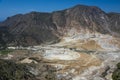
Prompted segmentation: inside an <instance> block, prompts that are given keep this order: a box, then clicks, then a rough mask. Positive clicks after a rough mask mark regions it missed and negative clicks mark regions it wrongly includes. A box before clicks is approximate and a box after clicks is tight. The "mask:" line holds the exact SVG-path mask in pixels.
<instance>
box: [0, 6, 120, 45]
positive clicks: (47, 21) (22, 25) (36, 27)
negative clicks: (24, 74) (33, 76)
mask: <svg viewBox="0 0 120 80" xmlns="http://www.w3.org/2000/svg"><path fill="white" fill-rule="evenodd" d="M119 17H120V14H118V13H109V14H107V13H105V12H104V11H102V10H101V9H100V8H98V7H95V6H84V5H77V6H74V7H72V8H69V9H65V10H62V11H55V12H52V13H40V12H31V13H27V14H17V15H15V16H12V17H8V18H7V19H6V20H5V21H3V22H2V23H0V26H1V27H4V26H5V27H7V28H8V32H9V33H10V34H11V35H12V36H13V37H14V38H12V39H13V40H12V41H10V42H11V43H12V44H13V45H24V46H28V45H36V44H41V43H46V42H47V43H54V42H58V41H59V39H61V37H63V36H72V35H75V34H78V33H87V32H89V33H91V34H93V35H94V33H96V32H99V33H101V34H110V35H117V36H118V33H120V32H119V29H120V24H119V21H120V20H119V19H120V18H119ZM71 30H72V31H71ZM70 31H71V32H70Z"/></svg>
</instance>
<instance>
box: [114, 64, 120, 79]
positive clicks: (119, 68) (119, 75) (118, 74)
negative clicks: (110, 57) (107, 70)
mask: <svg viewBox="0 0 120 80" xmlns="http://www.w3.org/2000/svg"><path fill="white" fill-rule="evenodd" d="M112 78H113V80H120V63H118V64H117V69H116V70H115V71H114V72H113V75H112Z"/></svg>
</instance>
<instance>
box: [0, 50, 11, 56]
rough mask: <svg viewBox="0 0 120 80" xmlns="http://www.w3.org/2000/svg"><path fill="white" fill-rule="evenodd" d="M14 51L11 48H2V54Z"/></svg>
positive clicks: (0, 52) (0, 51)
mask: <svg viewBox="0 0 120 80" xmlns="http://www.w3.org/2000/svg"><path fill="white" fill-rule="evenodd" d="M12 51H13V50H11V49H6V50H0V54H3V55H5V54H9V53H10V52H12Z"/></svg>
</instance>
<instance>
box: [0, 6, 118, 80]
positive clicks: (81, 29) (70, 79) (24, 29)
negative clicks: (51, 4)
mask: <svg viewBox="0 0 120 80" xmlns="http://www.w3.org/2000/svg"><path fill="white" fill-rule="evenodd" d="M119 23H120V14H119V13H105V12H104V11H102V10H101V9H100V8H98V7H95V6H84V5H77V6H74V7H72V8H69V9H65V10H61V11H55V12H52V13H41V12H31V13H27V14H18V15H15V16H12V17H8V18H7V19H6V20H5V21H3V22H2V23H0V35H1V36H0V44H1V45H0V48H1V49H4V48H6V47H7V48H8V49H12V50H13V51H11V52H9V54H7V55H3V54H2V55H1V56H0V58H1V59H4V60H6V59H7V60H11V61H14V64H15V66H16V65H19V64H21V65H22V64H25V65H27V66H29V67H31V68H28V69H29V72H30V73H31V75H30V76H33V75H34V77H35V78H34V79H38V80H41V78H44V79H45V80H47V79H48V78H49V79H48V80H50V79H51V80H54V79H55V80H112V73H113V72H114V70H115V69H116V64H117V63H118V62H120V36H119V35H120V31H119V30H120V24H119ZM31 65H32V66H31ZM41 65H43V67H41ZM44 65H45V69H43V68H44ZM22 70H23V69H22ZM42 70H44V72H43V71H42ZM29 72H26V73H29ZM41 72H42V73H41ZM49 73H50V74H51V75H48V74H49ZM15 76H16V75H15ZM21 76H23V74H21ZM50 76H52V77H50ZM44 79H42V80H44Z"/></svg>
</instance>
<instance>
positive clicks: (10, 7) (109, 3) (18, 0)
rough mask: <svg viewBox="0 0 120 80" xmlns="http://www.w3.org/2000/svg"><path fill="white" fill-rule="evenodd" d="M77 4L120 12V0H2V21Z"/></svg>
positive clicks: (0, 16)
mask: <svg viewBox="0 0 120 80" xmlns="http://www.w3.org/2000/svg"><path fill="white" fill-rule="evenodd" d="M77 4H83V5H92V6H98V7H100V8H101V9H103V10H104V11H105V12H119V13H120V0H0V21H1V20H4V19H6V17H8V16H12V15H15V14H18V13H27V12H30V11H39V12H52V11H56V10H62V9H65V8H69V7H72V6H75V5H77Z"/></svg>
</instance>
